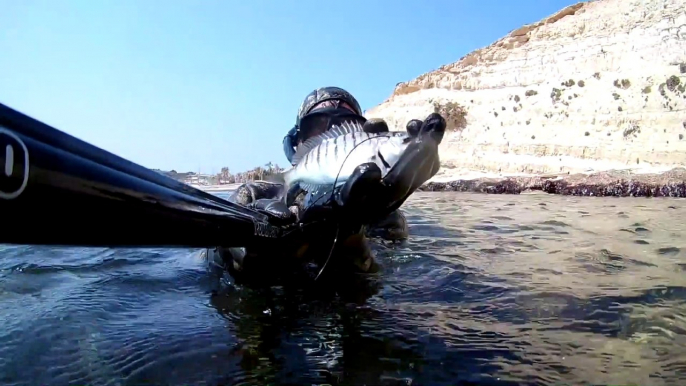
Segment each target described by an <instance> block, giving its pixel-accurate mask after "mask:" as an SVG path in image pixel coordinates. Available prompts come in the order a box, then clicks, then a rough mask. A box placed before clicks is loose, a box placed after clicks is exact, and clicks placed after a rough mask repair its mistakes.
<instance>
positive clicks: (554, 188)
mask: <svg viewBox="0 0 686 386" xmlns="http://www.w3.org/2000/svg"><path fill="white" fill-rule="evenodd" d="M417 190H418V191H430V192H441V191H444V192H449V191H450V192H476V193H488V194H520V193H522V192H526V191H543V192H546V193H550V194H560V195H571V196H589V197H592V196H601V197H686V169H684V168H676V169H672V170H670V171H668V172H665V173H659V174H657V173H655V174H635V173H631V172H630V171H607V172H598V173H593V174H566V175H554V176H553V175H546V176H533V177H503V178H476V179H469V180H455V181H450V182H429V183H427V184H424V185H423V186H421V187H420V188H419V189H417Z"/></svg>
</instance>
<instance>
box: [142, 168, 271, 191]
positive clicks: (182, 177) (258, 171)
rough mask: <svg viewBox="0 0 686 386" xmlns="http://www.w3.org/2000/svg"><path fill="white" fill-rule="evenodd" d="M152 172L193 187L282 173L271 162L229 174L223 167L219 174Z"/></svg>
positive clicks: (245, 180) (262, 177)
mask: <svg viewBox="0 0 686 386" xmlns="http://www.w3.org/2000/svg"><path fill="white" fill-rule="evenodd" d="M153 170H154V171H156V172H158V173H160V174H163V175H165V176H167V177H171V178H173V179H175V180H177V181H181V182H183V183H185V184H189V185H195V186H207V185H228V184H236V183H244V182H248V181H255V180H263V179H264V178H265V177H267V176H269V175H272V174H278V173H281V172H283V170H284V169H283V168H281V167H279V165H277V164H273V163H271V162H269V163H267V164H266V165H264V167H262V166H258V167H256V168H254V169H251V170H248V171H245V172H241V173H236V174H231V173H230V172H229V168H228V167H223V168H222V169H221V172H219V173H217V174H202V173H195V172H182V173H179V172H177V171H176V170H170V171H165V170H159V169H153Z"/></svg>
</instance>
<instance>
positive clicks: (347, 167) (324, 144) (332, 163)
mask: <svg viewBox="0 0 686 386" xmlns="http://www.w3.org/2000/svg"><path fill="white" fill-rule="evenodd" d="M411 140H412V137H411V136H410V135H409V134H408V133H406V132H384V133H375V134H372V133H366V132H364V131H363V129H362V125H360V124H359V123H356V122H344V123H343V124H341V125H340V126H334V127H333V128H331V129H330V130H329V131H327V132H325V133H322V134H320V135H318V136H316V137H313V138H310V139H308V140H307V141H305V142H304V143H302V144H301V145H300V146H298V148H297V150H296V153H295V155H294V156H293V163H294V166H293V167H292V168H291V169H289V170H287V171H286V172H284V173H283V175H282V177H283V182H284V185H285V190H286V192H288V190H289V189H290V187H291V186H293V185H294V184H296V183H299V184H300V187H301V188H302V189H304V190H306V191H310V192H311V191H314V190H317V189H319V188H321V187H331V186H334V184H335V186H336V187H337V186H340V185H343V184H344V183H345V182H346V181H347V180H348V178H350V176H351V175H352V173H353V171H354V170H355V168H356V167H357V166H359V165H361V164H364V163H367V162H373V163H375V164H376V165H377V166H379V169H381V172H382V175H384V176H385V175H386V173H388V171H389V170H390V169H391V168H392V167H393V165H395V164H396V162H398V159H399V158H400V156H401V155H402V154H403V152H404V151H405V149H406V148H407V146H408V144H409V143H410V141H411ZM285 199H286V194H284V200H285Z"/></svg>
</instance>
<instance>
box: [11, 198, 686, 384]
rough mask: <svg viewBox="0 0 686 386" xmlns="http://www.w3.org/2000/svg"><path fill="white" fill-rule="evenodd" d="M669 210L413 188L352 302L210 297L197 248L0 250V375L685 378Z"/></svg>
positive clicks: (677, 231) (261, 379)
mask: <svg viewBox="0 0 686 386" xmlns="http://www.w3.org/2000/svg"><path fill="white" fill-rule="evenodd" d="M685 207H686V201H684V200H676V199H629V198H622V199H616V198H575V197H561V196H549V195H539V194H533V195H519V196H496V195H477V194H464V193H418V194H415V195H414V196H413V197H412V198H411V199H410V200H409V201H408V203H407V204H406V206H405V207H404V211H405V213H406V214H407V216H408V220H409V222H410V224H411V235H412V236H411V238H410V240H409V241H408V242H406V243H402V244H398V245H385V243H383V244H382V243H379V244H378V245H376V246H375V249H376V251H377V252H378V256H379V261H380V262H381V263H382V265H383V267H384V271H383V273H382V274H381V275H380V276H379V277H378V278H377V279H376V280H373V281H371V282H370V283H369V287H370V288H372V289H374V288H375V290H374V291H370V290H369V289H367V290H360V292H361V293H364V292H365V291H367V292H370V293H369V296H368V297H366V298H361V299H358V300H357V301H356V302H354V303H351V302H346V301H343V300H341V299H340V298H333V299H332V298H329V299H324V300H317V299H310V300H305V297H303V296H301V295H298V294H291V293H290V292H289V291H285V290H283V289H280V288H275V289H273V291H272V292H271V293H258V292H255V291H251V290H248V289H245V288H235V289H234V290H231V291H227V292H226V293H223V294H222V295H220V296H217V297H212V296H211V293H210V290H211V288H212V287H213V282H212V278H211V275H209V274H208V271H207V269H206V265H205V263H204V262H203V261H202V260H200V259H199V258H198V251H197V250H179V249H174V250H165V249H153V250H132V249H126V250H112V249H85V248H72V249H65V248H60V249H55V248H45V247H23V246H2V247H0V248H2V249H1V250H0V320H1V321H2V329H1V330H0V384H3V385H48V384H49V385H66V384H74V385H76V384H78V385H85V384H88V385H134V384H136V385H139V384H160V385H162V384H164V385H189V384H253V385H264V384H274V383H278V384H300V385H310V384H332V385H333V384H367V385H396V384H397V385H409V384H412V385H457V384H492V385H500V384H503V385H505V384H541V385H543V384H545V385H552V384H637V385H667V384H669V385H684V384H686V335H685V334H686V306H685V305H684V300H686V275H685V272H684V270H685V269H686V254H685V251H684V248H685V247H686V245H685V244H686V238H685V236H686V209H685ZM372 283H375V285H376V287H374V286H372ZM229 288H231V287H229Z"/></svg>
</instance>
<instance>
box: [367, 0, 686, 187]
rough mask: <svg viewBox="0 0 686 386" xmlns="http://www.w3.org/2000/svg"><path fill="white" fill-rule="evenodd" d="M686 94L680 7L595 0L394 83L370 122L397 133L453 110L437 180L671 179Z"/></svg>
mask: <svg viewBox="0 0 686 386" xmlns="http://www.w3.org/2000/svg"><path fill="white" fill-rule="evenodd" d="M685 84H686V2H684V1H682V0H599V1H592V2H586V3H579V4H576V5H573V6H571V7H568V8H566V9H563V10H561V11H560V12H558V13H557V14H555V15H552V16H550V17H548V18H546V19H544V20H541V21H540V22H538V23H535V24H532V25H527V26H524V27H522V28H519V29H517V30H515V31H513V32H511V33H510V34H509V35H508V36H506V37H504V38H502V39H500V40H499V41H497V42H495V43H494V44H492V45H490V46H488V47H485V48H482V49H480V50H477V51H474V52H472V53H470V54H469V55H467V56H465V57H463V58H462V59H461V60H460V61H458V62H456V63H453V64H450V65H446V66H443V67H441V68H440V69H438V70H436V71H432V72H430V73H427V74H424V75H422V76H420V77H418V78H417V79H414V80H411V81H409V82H406V83H400V84H399V85H398V86H397V87H396V89H395V91H394V93H393V95H392V96H391V97H390V98H389V99H388V100H387V101H385V102H384V103H382V104H381V105H379V106H376V107H374V108H373V109H370V110H369V111H367V112H366V115H367V116H368V117H370V118H371V117H377V118H384V119H386V120H387V121H388V123H389V126H390V127H391V130H404V128H405V124H406V123H407V122H408V121H409V120H410V119H413V118H424V117H425V116H426V115H428V114H429V113H431V112H433V111H434V108H442V109H443V110H442V111H444V112H445V111H446V106H447V107H448V108H449V109H452V110H453V112H452V113H449V114H448V115H452V116H451V117H448V118H449V128H450V126H451V122H452V123H453V124H452V126H460V127H458V128H454V130H452V131H451V132H450V134H447V135H446V137H445V140H444V142H443V143H442V144H441V150H440V152H441V160H442V161H443V168H442V171H441V173H440V174H439V175H438V176H437V177H438V179H440V178H446V177H448V179H449V178H450V176H451V175H452V176H457V175H464V174H465V172H466V171H472V172H473V171H480V172H489V173H494V174H498V173H501V174H520V173H527V174H528V173H566V172H571V173H575V172H587V171H591V170H594V171H600V170H609V169H627V168H639V169H644V170H647V169H650V170H656V168H664V169H668V168H671V167H674V166H686V90H685ZM457 105H459V106H461V107H462V108H463V109H464V110H465V111H466V116H465V119H466V122H464V121H463V122H459V119H457V120H456V119H454V115H455V113H454V112H455V111H456V110H459V106H457Z"/></svg>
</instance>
